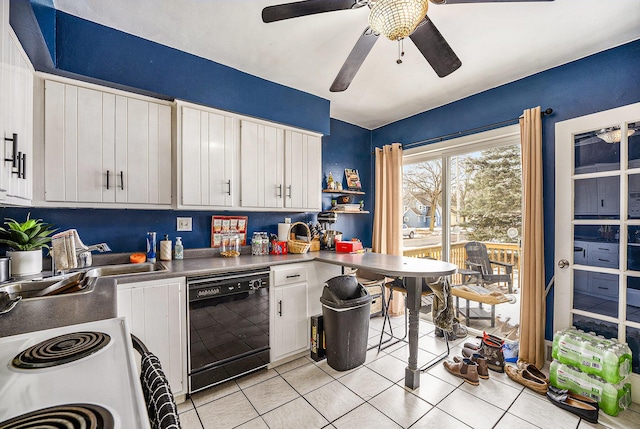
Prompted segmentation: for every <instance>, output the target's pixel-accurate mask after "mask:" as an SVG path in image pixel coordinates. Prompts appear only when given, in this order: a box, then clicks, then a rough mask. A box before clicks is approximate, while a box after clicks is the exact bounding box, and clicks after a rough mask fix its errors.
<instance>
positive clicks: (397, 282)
mask: <svg viewBox="0 0 640 429" xmlns="http://www.w3.org/2000/svg"><path fill="white" fill-rule="evenodd" d="M385 288H386V289H388V291H389V298H388V299H387V300H386V301H384V299H383V304H384V321H383V323H382V332H381V333H380V342H379V343H378V351H380V350H384V349H386V348H387V347H390V346H392V345H394V344H397V343H399V342H401V341H403V342H408V341H407V340H406V338H407V334H408V327H407V324H408V315H407V313H408V308H407V287H406V285H405V282H404V279H403V278H396V279H394V280H393V281H391V282H387V283H386V284H385ZM450 289H451V286H450V285H449V280H448V279H447V278H444V277H442V278H440V279H435V281H433V282H428V281H427V280H426V279H423V280H422V291H421V296H422V297H425V296H434V305H435V301H436V299H435V295H436V294H435V293H434V290H435V291H437V292H438V294H439V295H443V296H444V295H445V294H446V295H447V298H446V299H444V300H443V301H444V302H443V303H442V304H444V305H445V308H442V309H439V310H440V313H442V312H443V311H445V310H446V309H447V307H448V306H450V305H451V304H452V302H451V294H450ZM393 292H400V293H402V295H403V297H404V335H403V336H402V337H397V336H395V335H394V333H393V326H392V325H391V317H390V316H389V311H388V310H389V306H390V305H391V300H392V299H393ZM383 298H384V297H383ZM387 322H388V324H389V331H385V327H386V325H387ZM434 322H435V320H434ZM442 332H443V336H444V341H445V344H446V345H447V351H446V352H445V353H442V354H441V355H439V356H436V357H435V358H434V359H432V360H431V361H429V362H428V363H426V364H425V365H423V366H422V368H421V371H426V370H427V369H429V368H431V367H432V366H433V365H435V364H436V363H438V362H440V361H441V360H443V359H444V358H446V357H447V356H449V353H450V347H449V337H448V332H447V331H445V330H442ZM385 334H386V335H388V336H389V338H387V339H384V336H385ZM387 343H390V344H387ZM383 345H384V347H383Z"/></svg>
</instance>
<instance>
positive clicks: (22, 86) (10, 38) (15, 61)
mask: <svg viewBox="0 0 640 429" xmlns="http://www.w3.org/2000/svg"><path fill="white" fill-rule="evenodd" d="M0 45H1V47H0V49H1V53H0V61H1V62H2V64H1V66H0V85H1V93H2V99H1V100H0V132H1V133H2V136H1V138H2V140H1V143H2V145H3V146H2V147H3V151H2V155H3V156H2V159H0V164H1V165H0V202H2V203H5V204H15V205H31V198H32V192H33V179H32V178H33V168H32V166H33V68H32V67H31V64H30V63H29V60H28V58H27V56H26V54H25V53H24V51H23V50H22V46H21V45H20V43H19V42H18V39H17V38H16V36H15V34H14V33H13V30H11V27H10V26H9V2H8V1H7V0H1V3H0Z"/></svg>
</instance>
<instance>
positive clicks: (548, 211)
mask: <svg viewBox="0 0 640 429" xmlns="http://www.w3.org/2000/svg"><path fill="white" fill-rule="evenodd" d="M639 70H640V41H638V40H637V41H634V42H631V43H628V44H625V45H623V46H620V47H617V48H614V49H610V50H607V51H604V52H601V53H598V54H595V55H592V56H589V57H587V58H583V59H581V60H578V61H574V62H571V63H569V64H565V65H563V66H560V67H556V68H553V69H550V70H547V71H544V72H542V73H538V74H535V75H532V76H529V77H527V78H524V79H521V80H518V81H516V82H513V83H510V84H507V85H503V86H500V87H498V88H494V89H492V90H489V91H485V92H482V93H480V94H477V95H474V96H471V97H468V98H465V99H463V100H460V101H457V102H455V103H451V104H447V105H445V106H442V107H440V108H437V109H433V110H429V111H427V112H424V113H421V114H418V115H415V116H412V117H410V118H407V119H404V120H402V121H398V122H395V123H393V124H390V125H387V126H385V127H382V128H379V129H377V130H374V131H373V132H372V144H373V146H382V145H384V144H388V143H390V142H401V143H404V144H406V143H412V142H417V141H421V140H426V139H429V138H432V137H438V136H441V135H446V134H450V133H455V132H457V131H462V130H467V129H471V128H475V127H481V126H484V125H487V124H493V123H497V122H501V121H506V120H509V119H512V118H517V117H518V116H520V115H521V114H522V111H523V110H524V109H528V108H530V107H535V106H541V107H542V109H545V108H548V107H550V108H552V109H553V111H554V113H553V114H552V115H551V116H545V117H544V118H543V120H542V123H543V148H542V154H543V162H544V165H543V171H544V178H543V179H544V195H543V198H544V225H545V270H546V277H547V282H549V280H550V279H551V277H552V276H553V274H554V268H555V264H554V262H553V261H554V245H555V240H554V234H555V216H554V211H555V200H554V199H555V177H554V169H555V161H556V160H555V123H556V122H559V121H564V120H567V119H571V118H575V117H578V116H583V115H587V114H590V113H594V112H599V111H602V110H607V109H612V108H615V107H620V106H624V105H627V104H631V103H636V102H639V101H640V79H639V76H640V72H639ZM567 167H570V166H569V165H567ZM552 315H553V290H552V293H550V294H549V296H548V297H547V332H546V336H547V338H551V337H552V334H553V333H552V326H551V317H552Z"/></svg>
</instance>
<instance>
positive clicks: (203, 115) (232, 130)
mask: <svg viewBox="0 0 640 429" xmlns="http://www.w3.org/2000/svg"><path fill="white" fill-rule="evenodd" d="M237 139H238V136H237V120H236V119H235V118H232V117H230V116H224V115H220V114H216V113H211V112H205V111H200V110H198V109H193V108H190V107H186V106H185V107H182V141H181V150H182V152H181V153H182V164H181V167H182V181H181V183H182V186H181V190H182V204H184V205H194V206H220V207H230V206H232V205H233V203H234V198H233V195H234V194H235V192H237V191H236V187H237V186H238V184H237V183H233V177H234V174H235V170H236V146H237Z"/></svg>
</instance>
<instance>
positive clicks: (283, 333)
mask: <svg viewBox="0 0 640 429" xmlns="http://www.w3.org/2000/svg"><path fill="white" fill-rule="evenodd" d="M307 265H308V264H306V263H303V264H287V265H280V266H276V267H271V276H270V277H271V278H270V279H269V281H270V288H269V293H270V296H269V298H270V303H271V305H270V310H269V311H270V313H271V321H270V322H271V323H270V325H269V329H270V332H269V342H270V347H271V362H276V361H278V360H280V359H283V358H286V357H289V356H291V355H294V354H297V353H300V352H302V351H304V350H306V349H308V348H309V328H308V326H309V322H308V316H307V314H308V310H307V300H308V295H309V293H308V290H309V285H308V283H307V278H308V274H307Z"/></svg>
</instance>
